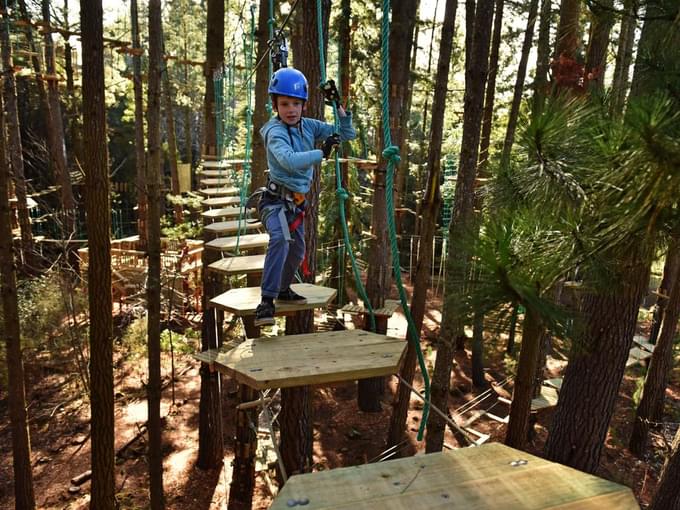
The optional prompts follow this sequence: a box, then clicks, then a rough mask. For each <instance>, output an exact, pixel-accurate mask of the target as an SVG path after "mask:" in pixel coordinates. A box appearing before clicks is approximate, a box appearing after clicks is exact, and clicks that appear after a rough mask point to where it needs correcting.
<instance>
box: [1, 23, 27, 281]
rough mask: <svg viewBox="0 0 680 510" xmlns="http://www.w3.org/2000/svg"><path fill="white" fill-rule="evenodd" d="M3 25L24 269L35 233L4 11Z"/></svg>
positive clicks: (11, 153)
mask: <svg viewBox="0 0 680 510" xmlns="http://www.w3.org/2000/svg"><path fill="white" fill-rule="evenodd" d="M2 16H3V22H2V24H1V26H0V45H2V78H3V79H2V82H3V87H2V94H3V104H4V114H5V128H6V130H7V155H8V159H9V162H10V165H11V169H12V170H11V172H12V174H11V175H12V177H13V180H14V194H15V196H16V198H17V215H18V217H19V228H20V229H21V266H22V269H24V270H29V271H30V268H32V267H33V233H32V232H31V219H30V216H29V213H28V205H27V200H26V199H27V197H26V179H25V177H24V156H23V149H22V145H21V133H20V129H19V111H18V107H17V89H16V80H15V78H14V63H13V61H12V46H11V43H10V38H9V24H10V23H11V21H10V20H9V13H8V12H7V11H6V10H5V11H4V12H3V15H2Z"/></svg>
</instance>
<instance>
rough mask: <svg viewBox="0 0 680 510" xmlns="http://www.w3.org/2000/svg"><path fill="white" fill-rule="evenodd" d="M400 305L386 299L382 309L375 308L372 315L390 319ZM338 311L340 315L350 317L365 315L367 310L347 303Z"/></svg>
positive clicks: (397, 302)
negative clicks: (343, 314) (345, 314)
mask: <svg viewBox="0 0 680 510" xmlns="http://www.w3.org/2000/svg"><path fill="white" fill-rule="evenodd" d="M400 304H401V303H400V302H399V301H397V300H395V299H386V300H385V305H384V306H383V307H382V308H376V309H374V310H373V314H374V315H377V316H378V317H392V315H393V314H394V312H395V311H396V310H397V308H399V305H400ZM340 311H341V312H342V313H348V314H350V315H358V314H367V313H368V310H367V309H366V308H364V307H363V306H361V305H355V304H352V303H348V304H346V305H345V306H343V307H342V308H341V309H340Z"/></svg>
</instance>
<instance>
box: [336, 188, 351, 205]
mask: <svg viewBox="0 0 680 510" xmlns="http://www.w3.org/2000/svg"><path fill="white" fill-rule="evenodd" d="M335 194H336V195H337V197H338V198H339V199H340V200H342V201H343V202H344V201H345V200H347V199H348V198H349V193H347V190H346V189H345V188H343V187H342V186H340V187H339V188H338V189H337V190H336V191H335Z"/></svg>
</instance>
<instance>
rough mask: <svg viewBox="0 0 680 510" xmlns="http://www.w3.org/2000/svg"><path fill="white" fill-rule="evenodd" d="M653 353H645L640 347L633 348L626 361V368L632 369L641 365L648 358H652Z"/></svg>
mask: <svg viewBox="0 0 680 510" xmlns="http://www.w3.org/2000/svg"><path fill="white" fill-rule="evenodd" d="M651 357H652V353H651V352H648V351H643V350H642V349H640V348H639V347H633V348H632V349H631V350H630V352H629V353H628V361H626V366H627V367H630V366H633V365H637V364H638V363H640V362H641V361H642V360H645V359H647V358H651Z"/></svg>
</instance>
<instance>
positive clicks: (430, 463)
mask: <svg viewBox="0 0 680 510" xmlns="http://www.w3.org/2000/svg"><path fill="white" fill-rule="evenodd" d="M290 501H296V502H302V503H303V504H304V505H305V506H303V508H309V509H310V510H311V509H314V510H318V509H322V508H326V509H330V508H333V509H347V510H349V509H352V510H363V509H365V510H414V509H428V510H431V509H443V508H461V509H468V510H473V509H474V510H485V509H489V510H492V509H493V510H497V509H501V508H502V509H503V510H520V509H521V510H540V509H551V510H558V509H559V510H575V509H577V508H578V509H587V510H594V509H600V510H605V509H606V510H609V509H613V508H616V509H617V510H633V509H639V506H638V504H637V502H636V501H635V498H634V497H633V493H632V492H631V490H630V489H629V488H628V487H625V486H623V485H619V484H616V483H614V482H610V481H608V480H604V479H602V478H598V477H595V476H593V475H589V474H586V473H582V472H580V471H576V470H575V469H572V468H568V467H566V466H562V465H560V464H557V463H554V462H549V461H547V460H544V459H541V458H539V457H535V456H533V455H529V454H528V453H526V452H523V451H519V450H515V449H513V448H510V447H508V446H505V445H502V444H499V443H491V444H486V445H483V446H480V447H478V448H462V449H459V450H453V451H445V452H439V453H430V454H427V455H416V456H415V457H407V458H403V459H397V460H391V461H387V462H380V463H374V464H364V465H361V466H355V467H346V468H340V469H332V470H329V471H319V472H315V473H308V474H303V475H295V476H292V477H291V478H290V479H289V480H288V482H287V483H286V485H284V486H283V488H282V489H281V491H280V492H279V494H278V496H277V497H276V499H275V500H274V503H273V504H272V506H271V507H270V508H271V510H284V509H288V508H290V506H289V502H290ZM298 504H300V503H298Z"/></svg>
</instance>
